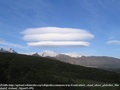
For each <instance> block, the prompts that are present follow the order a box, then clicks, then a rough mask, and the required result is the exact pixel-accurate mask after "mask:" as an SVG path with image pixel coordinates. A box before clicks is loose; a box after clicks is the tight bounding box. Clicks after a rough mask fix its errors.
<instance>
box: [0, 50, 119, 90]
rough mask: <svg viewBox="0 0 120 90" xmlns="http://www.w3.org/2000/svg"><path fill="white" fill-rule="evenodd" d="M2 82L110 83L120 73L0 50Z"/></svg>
mask: <svg viewBox="0 0 120 90" xmlns="http://www.w3.org/2000/svg"><path fill="white" fill-rule="evenodd" d="M0 83H2V84H13V85H14V84H19V85H21V84H22V85H23V84H24V85H26V84H28V85H35V84H36V85H53V84H54V85H83V84H85V85H87V84H90V85H91V84H93V85H95V84H100V85H103V84H107V85H108V84H112V83H113V84H119V83H120V74H119V73H115V72H110V71H105V70H100V69H95V68H90V67H89V68H88V67H83V66H78V65H73V64H69V63H64V62H61V61H57V60H53V59H50V58H45V57H35V56H30V55H20V54H14V53H2V52H0ZM31 87H33V86H31ZM27 90H28V89H27ZM34 90H120V88H119V87H112V88H111V87H101V86H98V87H92V86H90V87H85V86H83V87H82V86H80V87H75V86H73V87H72V86H69V87H67V86H66V87H64V86H63V87H62V86H61V87H60V86H57V87H51V86H50V87H49V86H48V87H47V86H38V87H37V86H36V87H34Z"/></svg>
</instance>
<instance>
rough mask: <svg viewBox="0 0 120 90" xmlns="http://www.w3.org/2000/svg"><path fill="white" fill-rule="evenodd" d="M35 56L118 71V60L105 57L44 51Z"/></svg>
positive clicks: (119, 62)
mask: <svg viewBox="0 0 120 90" xmlns="http://www.w3.org/2000/svg"><path fill="white" fill-rule="evenodd" d="M37 56H42V57H49V58H54V59H56V60H59V61H62V62H67V63H70V64H75V65H80V66H85V67H93V68H99V69H105V70H115V69H117V70H119V69H120V59H118V58H113V57H107V56H82V55H79V54H72V53H63V54H61V53H58V52H54V51H44V52H41V53H38V54H37Z"/></svg>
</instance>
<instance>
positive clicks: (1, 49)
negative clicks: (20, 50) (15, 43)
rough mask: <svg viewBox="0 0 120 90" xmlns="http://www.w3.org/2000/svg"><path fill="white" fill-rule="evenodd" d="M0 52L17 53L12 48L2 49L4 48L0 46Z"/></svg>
mask: <svg viewBox="0 0 120 90" xmlns="http://www.w3.org/2000/svg"><path fill="white" fill-rule="evenodd" d="M0 52H4V53H17V52H16V51H15V50H14V49H12V48H9V49H4V48H0Z"/></svg>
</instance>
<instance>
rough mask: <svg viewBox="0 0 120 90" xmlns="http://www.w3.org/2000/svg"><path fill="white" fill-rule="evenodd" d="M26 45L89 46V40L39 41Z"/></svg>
mask: <svg viewBox="0 0 120 90" xmlns="http://www.w3.org/2000/svg"><path fill="white" fill-rule="evenodd" d="M27 44H28V46H34V47H39V46H89V42H84V41H41V42H30V43H27Z"/></svg>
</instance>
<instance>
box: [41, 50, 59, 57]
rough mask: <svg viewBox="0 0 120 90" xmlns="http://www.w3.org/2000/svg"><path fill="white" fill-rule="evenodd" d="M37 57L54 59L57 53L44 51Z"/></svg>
mask: <svg viewBox="0 0 120 90" xmlns="http://www.w3.org/2000/svg"><path fill="white" fill-rule="evenodd" d="M39 55H40V56H42V57H47V56H48V57H56V56H58V55H59V53H58V52H56V51H50V50H45V51H43V52H41V53H39Z"/></svg>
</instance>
